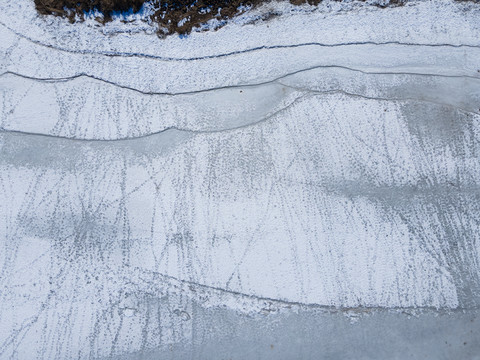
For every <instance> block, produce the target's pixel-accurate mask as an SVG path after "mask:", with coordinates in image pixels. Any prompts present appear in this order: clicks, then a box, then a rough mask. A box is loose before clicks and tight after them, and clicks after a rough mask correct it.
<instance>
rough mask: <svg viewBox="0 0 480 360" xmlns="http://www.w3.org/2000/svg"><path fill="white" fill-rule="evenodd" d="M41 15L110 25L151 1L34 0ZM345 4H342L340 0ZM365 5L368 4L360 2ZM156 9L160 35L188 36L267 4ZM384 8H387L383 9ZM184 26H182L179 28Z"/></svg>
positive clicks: (205, 3)
mask: <svg viewBox="0 0 480 360" xmlns="http://www.w3.org/2000/svg"><path fill="white" fill-rule="evenodd" d="M34 1H35V6H36V8H37V11H38V12H39V13H40V14H43V15H56V16H62V17H66V18H69V19H70V21H71V22H74V21H75V19H78V18H80V19H83V17H84V12H89V11H92V10H98V11H100V12H101V13H102V14H103V17H102V18H99V19H98V21H101V22H108V21H110V20H111V19H112V14H113V13H114V12H124V11H129V10H133V12H137V11H139V10H140V9H141V7H142V6H143V4H144V3H145V2H146V1H147V0H34ZM321 1H322V0H290V2H291V3H292V4H294V5H301V4H305V3H308V4H310V5H318V4H319V3H320V2H321ZM336 1H342V0H336ZM359 1H365V0H359ZM150 2H151V3H152V5H153V7H154V9H156V10H155V11H154V13H153V14H152V15H151V20H152V21H154V22H156V23H158V25H159V29H160V30H159V34H164V35H169V34H174V33H179V34H188V33H189V32H191V31H192V29H193V28H195V27H198V26H200V25H201V24H203V23H205V22H207V21H208V20H211V19H217V20H225V19H229V18H232V17H233V16H235V15H237V14H238V13H239V10H238V9H239V7H240V6H247V7H255V6H257V5H259V4H261V3H264V2H266V0H152V1H150ZM404 2H405V0H390V1H389V2H388V5H386V6H400V5H403V4H404ZM382 7H383V6H382ZM179 24H180V25H179Z"/></svg>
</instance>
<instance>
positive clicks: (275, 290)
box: [0, 0, 480, 359]
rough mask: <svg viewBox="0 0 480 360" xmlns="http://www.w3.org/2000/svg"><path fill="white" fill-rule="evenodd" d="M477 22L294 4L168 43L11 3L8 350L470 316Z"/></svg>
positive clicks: (4, 286)
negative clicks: (301, 315)
mask: <svg viewBox="0 0 480 360" xmlns="http://www.w3.org/2000/svg"><path fill="white" fill-rule="evenodd" d="M271 9H273V10H276V11H278V12H279V13H281V15H280V16H278V17H275V18H273V19H271V20H269V21H257V22H255V23H254V24H245V23H248V19H249V16H251V17H252V18H254V17H255V16H256V14H257V15H258V14H262V13H264V12H268V11H270V10H271ZM295 9H296V10H295ZM479 16H480V7H479V6H477V5H475V4H469V3H456V2H453V1H411V2H409V3H407V5H405V6H403V7H398V8H388V9H380V8H377V7H375V6H370V5H368V4H359V3H347V4H339V3H336V2H333V1H331V2H330V1H325V2H323V3H322V4H321V5H320V6H319V7H318V9H316V10H315V9H314V8H311V7H309V6H303V7H300V8H298V9H297V8H294V7H292V6H291V5H287V4H284V3H278V4H274V5H272V4H270V5H265V6H264V7H263V8H261V9H258V10H255V12H253V13H252V14H250V15H249V13H247V14H246V15H244V17H243V18H242V19H243V20H237V21H236V22H235V21H234V22H232V23H230V24H229V25H227V26H225V27H224V28H221V29H219V30H218V31H211V32H205V33H193V34H191V35H190V36H188V37H187V38H179V37H176V36H172V37H168V38H167V39H164V40H162V39H158V38H157V36H155V35H154V34H152V29H151V28H149V25H148V24H145V23H143V22H141V21H137V22H134V23H132V24H122V23H120V22H118V21H117V22H114V23H112V24H109V25H107V26H106V27H105V28H102V27H99V26H97V25H96V24H95V22H94V21H91V20H89V21H86V22H85V23H76V24H69V23H68V21H66V20H64V19H59V18H51V17H47V18H45V17H39V16H38V15H37V14H36V12H35V10H34V7H33V2H31V1H27V0H22V1H15V2H13V1H4V2H2V3H0V39H1V41H0V51H1V53H2V57H1V59H0V72H1V74H0V89H1V92H0V104H1V108H0V109H1V118H0V129H1V132H0V249H1V250H0V268H1V275H0V319H1V322H0V358H10V357H11V358H15V357H17V358H19V359H26V358H44V359H63V358H99V357H108V356H112V357H114V356H120V355H121V354H123V355H124V354H127V353H135V352H139V351H140V352H143V351H146V349H151V348H157V347H161V346H165V345H168V344H179V343H185V342H186V343H189V342H191V343H194V338H195V327H193V325H192V324H191V322H192V321H194V320H195V314H196V313H197V312H198V310H195V309H197V308H201V309H203V310H202V311H204V310H205V309H217V308H219V307H222V308H226V309H228V310H232V311H235V312H239V313H241V314H244V315H245V316H247V315H248V316H258V314H265V313H270V312H276V311H282V309H289V310H290V311H302V309H327V310H328V309H333V308H336V309H339V310H342V309H343V310H345V309H364V308H371V309H377V310H378V309H395V310H399V311H402V310H405V309H413V308H416V309H419V310H422V309H426V310H428V311H436V312H441V311H453V310H454V309H458V310H464V311H469V310H472V309H476V308H477V306H478V304H479V301H480V299H479V291H480V281H479V275H480V272H479V271H480V269H479V265H478V264H479V260H480V258H479V256H480V245H479V244H480V201H479V200H480V191H479V189H480V188H479V184H480V161H479V160H480V158H479V151H480V148H479V146H480V145H479V144H480V108H479V104H480V22H479V21H478V19H479ZM242 22H243V25H242ZM292 309H293V310H292ZM343 310H342V311H343ZM309 311H310V310H309ZM329 311H330V310H329ZM199 357H201V356H199Z"/></svg>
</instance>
